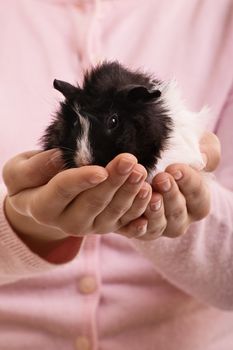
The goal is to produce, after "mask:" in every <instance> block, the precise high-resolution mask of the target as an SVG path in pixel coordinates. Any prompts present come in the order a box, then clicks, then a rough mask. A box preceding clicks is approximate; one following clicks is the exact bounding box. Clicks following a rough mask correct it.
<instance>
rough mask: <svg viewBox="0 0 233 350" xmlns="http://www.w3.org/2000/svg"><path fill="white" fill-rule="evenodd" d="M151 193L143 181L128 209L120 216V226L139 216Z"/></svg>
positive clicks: (148, 186) (144, 209) (144, 208)
mask: <svg viewBox="0 0 233 350" xmlns="http://www.w3.org/2000/svg"><path fill="white" fill-rule="evenodd" d="M151 195H152V188H151V186H150V185H149V184H148V183H147V182H144V184H143V186H142V187H141V189H140V191H139V193H138V194H137V196H136V197H135V199H134V201H133V204H132V205H131V207H130V209H129V210H128V211H127V212H126V213H125V214H124V215H123V216H122V217H121V218H120V224H121V226H126V225H128V224H129V223H130V222H131V221H133V220H135V219H137V218H139V217H140V216H142V215H143V214H144V212H145V211H146V208H147V205H148V204H149V202H150V199H151Z"/></svg>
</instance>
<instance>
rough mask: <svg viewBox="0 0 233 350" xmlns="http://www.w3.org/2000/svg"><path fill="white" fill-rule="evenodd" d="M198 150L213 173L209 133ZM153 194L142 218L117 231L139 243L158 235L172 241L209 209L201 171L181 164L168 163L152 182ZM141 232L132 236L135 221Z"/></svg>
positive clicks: (215, 150) (214, 154)
mask: <svg viewBox="0 0 233 350" xmlns="http://www.w3.org/2000/svg"><path fill="white" fill-rule="evenodd" d="M200 149H201V151H202V152H203V158H204V160H205V162H206V166H205V168H204V169H202V171H203V170H204V171H214V170H215V169H216V168H217V165H218V163H219V160H220V143H219V140H218V138H217V137H216V136H215V135H214V134H212V133H205V135H204V137H203V138H202V140H201V142H200ZM152 188H153V194H152V197H151V200H150V203H149V205H148V206H147V209H146V211H145V213H144V215H143V217H140V218H138V219H136V220H134V221H132V222H131V223H129V224H127V225H126V226H124V227H122V228H121V229H120V230H119V231H118V232H119V233H121V234H123V235H125V236H127V237H134V238H137V239H140V240H144V241H146V240H153V239H156V238H158V237H160V236H162V235H163V236H166V237H171V238H175V237H178V236H181V235H182V234H184V233H185V232H186V231H187V229H188V227H189V225H190V224H191V223H192V222H195V221H198V220H201V219H203V218H205V217H206V216H207V215H208V213H209V210H210V191H209V188H208V184H207V182H206V180H205V179H204V177H203V174H202V173H201V171H198V170H196V169H193V168H191V167H190V166H188V165H185V164H172V165H170V166H169V167H167V168H166V170H165V172H162V173H159V174H157V175H156V176H155V177H154V179H153V181H152ZM139 221H141V225H143V226H144V229H143V230H141V233H140V235H135V232H136V231H135V225H137V226H138V222H139Z"/></svg>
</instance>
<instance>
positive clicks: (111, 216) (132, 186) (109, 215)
mask: <svg viewBox="0 0 233 350" xmlns="http://www.w3.org/2000/svg"><path fill="white" fill-rule="evenodd" d="M146 177H147V172H146V170H145V168H144V167H143V166H142V165H140V164H136V165H135V167H134V168H133V171H132V173H131V174H130V176H129V177H128V179H127V180H126V181H125V182H124V183H123V185H122V186H121V187H120V188H119V189H118V190H117V191H116V193H115V194H114V196H113V198H112V200H111V202H110V203H109V205H107V207H106V208H105V209H104V210H103V211H102V212H101V213H100V214H99V215H98V216H97V217H96V218H95V220H94V223H93V226H94V227H95V231H96V232H100V233H106V232H109V230H110V231H112V230H114V231H115V230H116V229H117V228H118V227H120V226H122V221H121V217H122V216H123V215H124V214H125V213H126V212H127V211H128V210H129V209H130V207H131V206H132V204H133V201H134V198H135V197H136V195H137V193H138V192H139V191H140V188H141V187H142V185H143V183H144V181H145V179H146Z"/></svg>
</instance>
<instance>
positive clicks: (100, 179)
mask: <svg viewBox="0 0 233 350" xmlns="http://www.w3.org/2000/svg"><path fill="white" fill-rule="evenodd" d="M107 177H108V175H105V174H95V175H93V176H92V177H90V179H89V182H90V183H91V184H94V185H95V184H99V183H101V182H103V181H104V180H106V179H107Z"/></svg>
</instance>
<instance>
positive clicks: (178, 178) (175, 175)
mask: <svg viewBox="0 0 233 350" xmlns="http://www.w3.org/2000/svg"><path fill="white" fill-rule="evenodd" d="M172 176H173V177H174V179H175V180H180V179H182V177H183V174H182V172H181V171H180V170H177V171H176V172H175V173H174V174H172Z"/></svg>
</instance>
